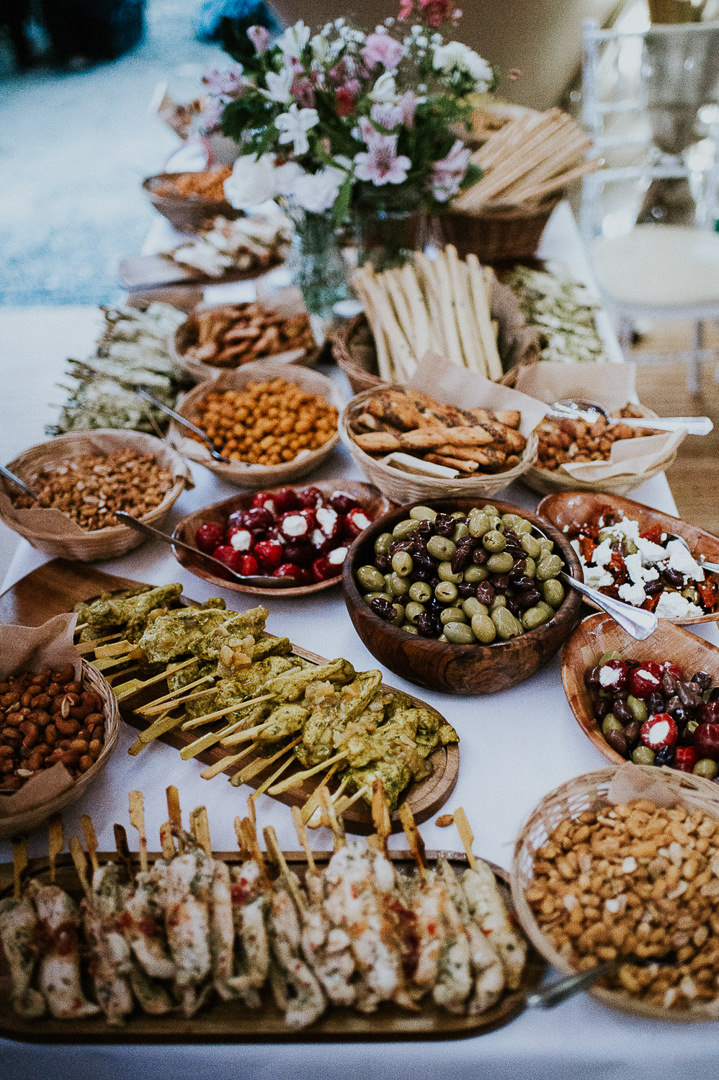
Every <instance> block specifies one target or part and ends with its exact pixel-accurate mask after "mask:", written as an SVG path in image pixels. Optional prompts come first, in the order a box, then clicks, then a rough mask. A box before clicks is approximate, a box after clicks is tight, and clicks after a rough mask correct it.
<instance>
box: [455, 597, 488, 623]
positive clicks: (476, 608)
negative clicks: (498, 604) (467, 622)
mask: <svg viewBox="0 0 719 1080" xmlns="http://www.w3.org/2000/svg"><path fill="white" fill-rule="evenodd" d="M462 611H463V612H464V613H465V615H468V616H469V618H470V619H471V618H473V616H475V615H489V608H488V607H487V605H486V604H482V603H480V602H479V600H478V599H477V597H476V596H468V597H467V598H466V600H463V601H462Z"/></svg>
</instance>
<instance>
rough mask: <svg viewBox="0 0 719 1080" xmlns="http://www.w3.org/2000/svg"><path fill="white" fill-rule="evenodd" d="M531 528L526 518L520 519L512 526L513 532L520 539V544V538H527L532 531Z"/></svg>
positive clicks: (530, 523)
mask: <svg viewBox="0 0 719 1080" xmlns="http://www.w3.org/2000/svg"><path fill="white" fill-rule="evenodd" d="M532 528H533V526H532V522H531V521H527V519H526V518H520V519H519V522H518V523H517V524H516V525H515V526H514V531H515V532H516V534H517V536H518V537H519V538H520V542H521V538H522V537H523V536H529V534H530V533H531V531H532Z"/></svg>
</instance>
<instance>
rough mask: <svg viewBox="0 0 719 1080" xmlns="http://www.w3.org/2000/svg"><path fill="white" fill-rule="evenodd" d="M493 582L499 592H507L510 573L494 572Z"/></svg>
mask: <svg viewBox="0 0 719 1080" xmlns="http://www.w3.org/2000/svg"><path fill="white" fill-rule="evenodd" d="M492 584H493V585H494V587H495V589H496V590H497V592H506V590H507V589H508V588H509V574H492Z"/></svg>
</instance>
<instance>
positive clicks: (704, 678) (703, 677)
mask: <svg viewBox="0 0 719 1080" xmlns="http://www.w3.org/2000/svg"><path fill="white" fill-rule="evenodd" d="M691 681H692V682H693V683H697V684H698V685H699V686H700V687H701V688H702V690H708V689H709V687H710V686H711V684H712V677H711V675H710V674H709V672H708V671H695V672H694V674H693V675H692V679H691Z"/></svg>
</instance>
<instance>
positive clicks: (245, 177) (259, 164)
mask: <svg viewBox="0 0 719 1080" xmlns="http://www.w3.org/2000/svg"><path fill="white" fill-rule="evenodd" d="M279 171H280V170H279V169H276V168H275V158H274V156H273V155H272V154H263V155H262V157H261V158H257V159H256V158H254V157H252V156H250V155H249V154H243V155H241V156H240V157H238V158H237V161H236V162H235V164H234V165H233V167H232V175H231V176H229V177H228V178H227V180H225V184H224V188H225V198H226V199H227V201H228V203H230V205H231V206H234V207H236V208H237V209H239V210H244V209H246V208H247V207H249V206H258V205H259V204H260V203H263V202H265V201H266V200H267V199H272V198H274V196H275V193H276V187H275V185H276V182H277V181H276V173H278V172H279Z"/></svg>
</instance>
